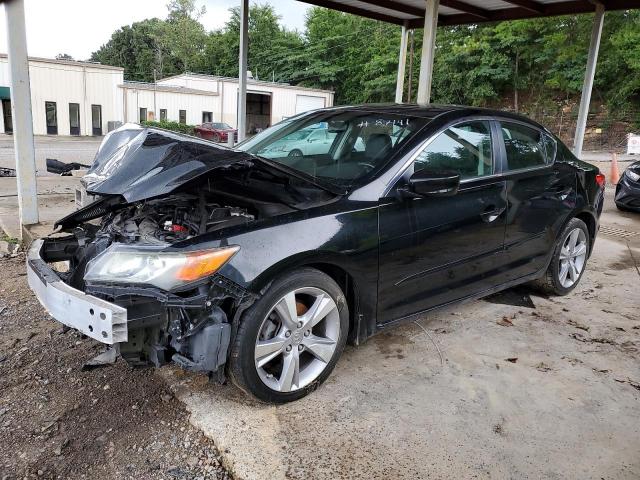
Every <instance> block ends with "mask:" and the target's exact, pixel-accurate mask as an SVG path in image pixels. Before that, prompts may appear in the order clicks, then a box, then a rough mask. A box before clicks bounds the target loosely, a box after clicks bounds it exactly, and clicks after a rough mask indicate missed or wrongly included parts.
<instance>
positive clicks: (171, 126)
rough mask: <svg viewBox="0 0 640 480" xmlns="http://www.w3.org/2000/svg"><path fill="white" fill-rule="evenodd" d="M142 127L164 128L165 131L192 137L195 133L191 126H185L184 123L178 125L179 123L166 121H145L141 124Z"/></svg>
mask: <svg viewBox="0 0 640 480" xmlns="http://www.w3.org/2000/svg"><path fill="white" fill-rule="evenodd" d="M142 125H144V126H147V127H158V128H164V129H165V130H171V131H173V132H178V133H184V134H186V135H193V134H194V133H195V130H194V128H195V127H194V126H193V125H187V124H185V123H179V122H167V121H164V122H153V121H150V120H147V121H145V122H142Z"/></svg>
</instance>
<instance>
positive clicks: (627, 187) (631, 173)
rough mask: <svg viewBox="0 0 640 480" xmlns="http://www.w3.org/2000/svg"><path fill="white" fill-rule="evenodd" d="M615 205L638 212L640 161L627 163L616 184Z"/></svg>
mask: <svg viewBox="0 0 640 480" xmlns="http://www.w3.org/2000/svg"><path fill="white" fill-rule="evenodd" d="M615 202H616V206H617V207H618V208H619V209H620V210H628V211H636V212H640V161H638V162H634V163H632V164H631V165H629V166H628V167H627V168H626V170H625V171H624V173H623V174H622V177H620V180H619V181H618V184H617V185H616V196H615Z"/></svg>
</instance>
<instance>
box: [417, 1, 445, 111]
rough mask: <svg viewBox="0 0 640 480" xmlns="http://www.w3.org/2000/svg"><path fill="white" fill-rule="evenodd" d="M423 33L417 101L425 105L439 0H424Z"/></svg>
mask: <svg viewBox="0 0 640 480" xmlns="http://www.w3.org/2000/svg"><path fill="white" fill-rule="evenodd" d="M425 3H426V8H425V12H424V34H423V37H422V53H421V55H420V77H419V78H418V99H417V100H418V103H419V104H420V105H425V104H427V103H429V102H430V101H431V81H432V79H433V57H434V54H435V49H436V30H437V28H438V7H439V5H440V0H425Z"/></svg>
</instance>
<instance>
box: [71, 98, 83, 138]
mask: <svg viewBox="0 0 640 480" xmlns="http://www.w3.org/2000/svg"><path fill="white" fill-rule="evenodd" d="M69 134H70V135H80V104H79V103H70V104H69Z"/></svg>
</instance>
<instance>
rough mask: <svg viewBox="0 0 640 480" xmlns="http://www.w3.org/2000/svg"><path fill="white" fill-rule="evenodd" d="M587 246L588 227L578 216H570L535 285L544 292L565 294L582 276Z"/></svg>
mask: <svg viewBox="0 0 640 480" xmlns="http://www.w3.org/2000/svg"><path fill="white" fill-rule="evenodd" d="M589 248H590V238H589V229H588V228H587V226H586V225H585V223H584V222H583V221H582V220H580V219H579V218H572V219H571V220H570V221H569V223H568V224H567V225H566V226H565V227H564V229H563V230H562V233H561V234H560V236H559V237H558V241H557V243H556V247H555V250H554V252H553V257H552V258H551V263H550V264H549V267H548V268H547V271H546V272H545V274H544V276H543V277H542V278H541V279H539V280H537V281H536V285H537V286H538V287H540V288H541V289H542V290H543V291H544V292H545V293H549V294H555V295H567V294H568V293H569V292H571V290H573V289H574V288H576V286H577V285H578V282H580V279H581V278H582V274H583V273H584V270H585V267H586V265H587V258H588V257H589Z"/></svg>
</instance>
